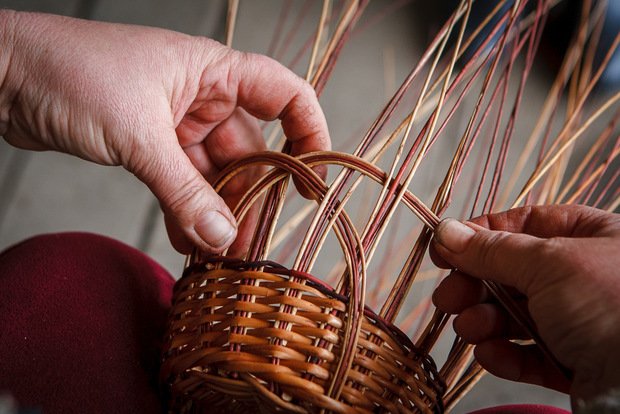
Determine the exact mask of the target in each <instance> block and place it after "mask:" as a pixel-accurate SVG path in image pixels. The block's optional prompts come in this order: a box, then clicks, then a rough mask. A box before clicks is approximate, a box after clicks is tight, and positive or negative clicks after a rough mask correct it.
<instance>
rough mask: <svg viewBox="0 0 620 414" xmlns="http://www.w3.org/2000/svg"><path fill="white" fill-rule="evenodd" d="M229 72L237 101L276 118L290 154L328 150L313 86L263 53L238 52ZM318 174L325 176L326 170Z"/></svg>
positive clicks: (262, 115) (265, 116) (263, 116)
mask: <svg viewBox="0 0 620 414" xmlns="http://www.w3.org/2000/svg"><path fill="white" fill-rule="evenodd" d="M231 72H233V73H235V74H236V79H237V81H238V91H237V99H238V101H237V102H238V104H239V105H240V106H241V107H243V108H244V109H246V110H247V111H248V112H249V113H250V114H252V115H254V116H256V117H258V118H261V119H265V120H272V119H275V118H279V119H280V120H281V121H282V128H283V130H284V134H285V135H286V137H287V138H288V140H289V141H290V142H291V143H292V154H293V155H299V154H303V153H307V152H312V151H327V150H329V149H331V141H330V138H329V132H328V129H327V121H326V120H325V115H324V114H323V111H322V109H321V106H320V105H319V101H318V98H317V96H316V93H315V91H314V89H313V88H312V86H310V84H309V83H308V82H306V81H304V80H303V79H302V78H300V77H298V76H297V75H295V74H294V73H293V72H291V71H290V70H289V69H287V68H285V67H284V66H282V65H281V64H280V63H278V62H276V61H275V60H273V59H270V58H268V57H266V56H261V55H254V54H239V55H238V59H237V60H236V61H235V63H234V64H233V67H232V68H231ZM320 174H321V175H322V178H325V169H324V168H323V169H321V171H320Z"/></svg>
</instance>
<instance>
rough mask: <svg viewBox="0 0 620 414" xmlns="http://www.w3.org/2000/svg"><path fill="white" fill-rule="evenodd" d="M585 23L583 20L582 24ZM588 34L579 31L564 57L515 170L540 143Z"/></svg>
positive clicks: (510, 183) (504, 196)
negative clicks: (542, 133) (541, 135)
mask: <svg viewBox="0 0 620 414" xmlns="http://www.w3.org/2000/svg"><path fill="white" fill-rule="evenodd" d="M583 24H584V23H583V22H582V25H583ZM585 41H586V36H585V34H584V32H583V30H580V31H579V35H578V36H577V38H576V40H575V43H573V44H571V46H570V47H569V53H568V55H567V56H566V58H565V59H564V62H563V63H562V66H561V67H560V70H559V72H558V76H556V78H555V80H554V82H553V85H552V86H551V89H550V90H549V93H548V94H547V97H546V99H545V102H544V104H543V109H542V111H541V114H540V116H539V117H538V120H537V121H536V125H535V126H534V129H533V130H532V133H531V134H530V136H529V138H528V140H527V143H526V145H525V148H524V149H523V151H522V152H521V155H520V156H519V159H518V160H517V163H516V165H515V168H514V171H523V170H524V168H525V164H526V163H527V162H528V161H529V160H530V157H531V155H532V152H533V151H534V148H535V147H536V145H537V144H539V142H540V139H539V136H540V134H541V132H542V130H543V128H545V127H546V126H547V124H548V122H549V117H550V116H551V113H552V112H553V110H554V108H555V107H556V106H557V104H558V102H559V100H560V96H561V92H562V89H563V88H564V85H565V83H566V80H567V79H568V78H569V76H570V74H571V73H572V72H573V70H574V69H575V66H576V65H577V62H579V60H580V59H581V56H582V54H583V46H584V45H585ZM520 177H521V174H512V175H511V177H510V179H509V180H508V182H507V183H506V185H505V186H504V189H503V191H502V196H501V197H500V198H499V203H498V204H499V205H502V206H503V205H506V204H507V203H508V199H509V198H510V194H511V193H512V190H513V188H514V187H515V185H516V184H517V180H518V179H519V178H520Z"/></svg>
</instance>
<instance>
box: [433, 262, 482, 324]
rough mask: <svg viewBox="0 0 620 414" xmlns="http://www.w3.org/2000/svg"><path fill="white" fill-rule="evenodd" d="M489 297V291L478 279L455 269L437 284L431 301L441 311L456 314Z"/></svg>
mask: <svg viewBox="0 0 620 414" xmlns="http://www.w3.org/2000/svg"><path fill="white" fill-rule="evenodd" d="M489 297H490V296H489V292H488V291H487V289H486V288H485V287H484V285H483V284H482V283H481V282H480V281H479V280H477V279H474V278H472V277H470V276H467V275H465V274H463V273H461V272H458V271H455V272H452V273H450V274H449V275H448V276H447V277H446V278H445V279H443V280H442V281H441V283H440V284H439V286H437V288H436V289H435V292H434V293H433V303H434V304H435V306H437V308H438V309H440V310H441V311H443V312H446V313H449V314H456V313H461V312H462V311H463V310H465V309H467V308H469V307H471V306H474V305H476V304H478V303H482V302H485V301H487V300H488V299H489Z"/></svg>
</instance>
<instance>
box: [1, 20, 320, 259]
mask: <svg viewBox="0 0 620 414" xmlns="http://www.w3.org/2000/svg"><path fill="white" fill-rule="evenodd" d="M0 21H1V22H2V24H0V26H1V29H0V39H1V40H2V44H3V46H4V52H2V53H1V56H0V81H1V82H2V83H1V84H0V85H1V87H0V134H1V135H3V136H4V138H5V139H6V140H7V141H8V142H9V143H10V144H12V145H15V146H17V147H20V148H25V149H31V150H56V151H62V152H66V153H69V154H73V155H76V156H79V157H81V158H84V159H86V160H90V161H94V162H97V163H99V164H104V165H122V166H123V167H125V168H126V169H127V170H129V171H131V172H132V173H134V174H135V175H136V176H137V177H138V178H139V179H140V180H141V181H143V182H144V183H145V184H146V185H147V186H148V187H149V188H150V189H151V191H152V192H153V193H154V194H155V196H156V197H157V198H158V199H159V201H160V204H161V206H162V209H163V211H164V214H165V218H166V227H167V229H168V234H169V236H170V239H171V241H172V243H173V245H174V246H175V247H176V248H177V250H179V251H181V252H189V251H191V249H192V247H193V246H198V247H199V248H201V249H202V250H204V251H208V252H221V251H222V250H223V249H225V248H226V247H228V246H229V245H230V244H231V242H232V241H233V240H234V239H235V236H236V234H237V223H236V222H235V219H234V217H233V215H232V213H231V212H230V210H229V207H228V206H227V205H226V202H225V201H224V200H223V199H222V198H221V197H220V196H218V195H217V194H216V193H215V191H214V190H213V189H212V188H211V186H210V185H209V182H212V180H213V179H214V178H215V177H216V176H217V174H218V173H219V171H220V170H221V169H222V168H223V167H224V166H225V165H227V164H228V163H230V162H231V161H234V160H236V159H238V158H240V157H242V156H244V155H246V154H249V153H252V152H256V151H262V150H264V149H265V143H264V141H263V138H262V136H261V131H260V129H259V127H258V124H257V119H256V118H260V119H263V120H272V119H276V118H280V119H281V121H282V126H283V129H284V132H285V134H286V136H287V137H288V139H289V140H290V141H291V142H292V152H293V155H297V154H301V153H304V152H310V151H317V150H327V149H329V148H330V141H329V135H328V131H327V124H326V121H325V118H324V116H323V113H322V111H321V108H320V106H319V103H318V100H317V98H316V94H315V93H314V90H313V89H312V87H311V86H310V85H309V84H308V83H306V82H305V81H303V80H302V79H301V78H299V77H297V76H296V75H294V74H293V73H292V72H290V71H289V70H288V69H286V68H285V67H283V66H282V65H280V64H279V63H277V62H275V61H274V60H271V59H269V58H267V57H265V56H259V55H252V54H246V53H241V52H237V51H234V50H232V49H229V48H227V47H224V46H222V45H221V44H219V43H217V42H215V41H213V40H209V39H206V38H200V37H192V36H188V35H184V34H180V33H176V32H171V31H167V30H162V29H155V28H148V27H139V26H129V25H120V24H109V23H101V22H90V21H84V20H78V19H71V18H66V17H60V16H53V15H44V14H32V13H16V12H11V11H0ZM322 173H323V174H324V170H323V171H322ZM254 179H255V178H254V177H252V174H251V173H250V174H245V175H241V176H240V177H239V178H238V179H237V182H236V183H231V184H229V185H228V186H227V188H226V189H225V191H226V192H225V193H224V194H223V196H224V199H225V200H226V201H228V202H229V205H231V204H233V203H234V202H236V200H238V198H239V196H240V195H241V194H242V193H243V192H245V190H246V189H247V188H248V187H249V185H251V184H252V181H253V180H254ZM246 237H247V235H246ZM239 238H242V237H239Z"/></svg>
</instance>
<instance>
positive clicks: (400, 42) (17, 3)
mask: <svg viewBox="0 0 620 414" xmlns="http://www.w3.org/2000/svg"><path fill="white" fill-rule="evenodd" d="M302 3H303V2H297V3H296V4H298V5H299V4H302ZM385 4H386V2H384V1H377V2H376V3H375V4H373V7H372V8H371V10H370V12H371V13H370V14H369V15H370V16H374V15H377V11H378V10H381V7H384V6H385ZM224 6H225V1H221V0H218V1H206V0H183V1H175V2H172V1H169V0H133V1H117V0H81V1H79V0H72V1H66V0H63V1H60V0H9V1H7V0H0V7H6V8H13V9H19V10H34V11H43V12H51V13H59V14H65V15H72V16H80V17H83V18H92V19H98V20H106V21H112V22H124V23H134V24H144V25H152V26H159V27H165V28H169V29H174V30H179V31H183V32H186V33H190V34H195V35H207V36H212V37H216V38H218V37H219V36H221V34H222V31H223V26H222V22H223V15H222V12H223V10H224V8H223V7H224ZM279 7H280V2H279V1H274V0H272V1H243V2H241V9H240V10H241V11H240V15H239V23H238V28H239V29H238V33H237V35H236V38H235V47H237V48H240V49H242V50H247V51H256V52H263V53H264V52H266V51H267V48H268V45H269V39H270V37H271V34H272V31H273V30H274V21H275V20H276V18H277V16H278V10H279ZM319 8H320V4H319V2H317V4H315V5H313V7H312V8H311V9H310V11H309V13H312V14H316V13H318V11H319ZM315 21H316V18H315V17H312V18H308V19H304V20H302V21H301V22H300V24H301V25H311V24H313V22H315ZM413 26H414V25H413V17H412V16H411V14H409V13H403V12H399V13H394V14H392V15H390V16H389V21H388V22H387V23H386V22H383V23H382V24H376V25H370V26H368V27H366V29H365V30H364V31H362V32H360V33H358V34H356V35H354V38H353V39H352V41H351V43H350V45H348V46H347V48H346V49H345V51H344V52H343V55H342V57H341V59H340V61H339V66H338V67H337V69H336V71H335V72H334V75H333V78H332V79H331V80H330V84H329V85H328V87H327V90H326V93H325V94H324V96H323V97H322V99H321V101H322V105H323V107H324V109H325V112H326V113H327V117H328V122H329V125H330V131H331V134H332V138H333V140H334V147H335V148H336V149H338V148H343V147H344V146H345V143H346V142H347V141H348V140H351V139H354V140H359V135H360V134H361V133H362V132H363V131H364V128H365V126H367V125H368V123H369V121H370V120H371V119H372V118H373V117H374V116H375V115H376V113H377V111H378V110H379V108H380V107H382V106H383V105H384V103H385V97H386V96H388V95H389V94H391V93H392V92H393V90H394V88H395V87H396V85H395V84H394V82H396V83H398V82H400V80H401V79H402V77H403V76H404V74H405V73H407V72H408V71H409V69H410V68H411V65H412V64H413V63H414V62H415V59H416V57H418V56H419V54H420V52H421V50H422V48H423V41H418V42H416V41H415V40H414V39H416V36H418V37H419V35H420V31H419V30H414V28H413ZM296 42H298V43H296V44H299V42H300V40H296ZM294 46H295V45H293V46H292V49H293V50H294V49H295V47H294ZM394 51H396V52H394ZM291 57H292V54H291V53H289V54H286V55H285V56H284V57H283V61H284V62H287V59H288V60H290V59H291ZM301 71H303V69H301V67H300V70H299V72H301ZM343 90H345V91H347V92H346V93H342V91H343ZM417 185H420V186H423V185H424V183H419V184H417ZM59 231H89V232H95V233H101V234H105V235H108V236H110V237H113V238H116V239H119V240H122V241H124V242H125V243H128V244H130V245H133V246H136V247H137V248H140V249H142V250H143V251H145V252H146V253H147V254H149V255H151V256H152V257H154V258H155V259H156V260H157V261H159V262H160V263H162V264H163V265H164V266H165V267H166V268H167V269H168V270H169V271H170V272H171V274H173V275H175V276H177V275H179V274H180V272H181V268H182V264H183V261H184V257H182V256H181V255H179V254H178V253H176V252H174V251H173V249H172V248H171V247H170V244H169V242H168V240H167V237H166V233H165V229H164V226H163V222H162V215H161V212H160V211H159V208H158V206H157V203H156V201H155V200H154V197H153V196H152V195H151V194H150V192H149V191H148V190H147V189H146V187H144V186H143V185H142V184H141V183H140V182H138V181H137V180H136V179H135V178H134V177H133V176H132V175H131V174H128V173H126V172H125V171H124V170H122V169H120V168H108V167H101V166H98V165H94V164H90V163H87V162H84V161H82V160H79V159H76V158H72V157H69V156H66V155H63V154H57V153H29V152H25V151H20V150H17V149H14V148H12V147H10V146H9V145H8V144H6V143H5V142H4V141H3V140H0V249H2V248H5V247H7V246H9V245H11V244H13V243H16V242H18V241H20V240H22V239H24V238H27V237H29V236H32V235H35V234H40V233H47V232H59ZM515 402H520V403H526V402H528V403H548V404H552V405H556V406H560V407H565V408H567V407H568V406H569V404H568V399H567V397H566V396H564V395H561V394H558V393H554V392H551V391H548V390H544V389H541V388H538V387H533V386H526V385H520V384H514V383H510V382H505V381H501V380H498V379H495V378H491V377H487V378H485V379H484V380H483V381H482V383H481V384H480V385H479V386H478V387H476V388H475V389H474V390H473V391H472V392H471V393H470V394H469V395H468V396H467V397H466V398H465V399H464V400H463V401H462V402H461V403H460V404H459V406H457V409H456V410H455V412H457V413H462V412H467V411H469V410H473V409H476V408H481V407H485V406H489V405H497V404H507V403H515Z"/></svg>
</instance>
